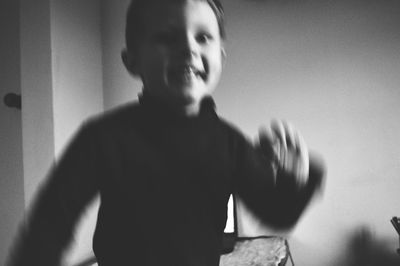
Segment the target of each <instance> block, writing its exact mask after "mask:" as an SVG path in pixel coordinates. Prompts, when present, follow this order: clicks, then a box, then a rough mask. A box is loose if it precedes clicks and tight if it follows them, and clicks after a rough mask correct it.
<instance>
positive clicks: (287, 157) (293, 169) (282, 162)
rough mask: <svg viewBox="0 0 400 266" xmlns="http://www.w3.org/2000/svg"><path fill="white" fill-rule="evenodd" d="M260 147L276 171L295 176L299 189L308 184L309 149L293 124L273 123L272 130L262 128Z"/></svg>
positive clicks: (260, 131)
mask: <svg viewBox="0 0 400 266" xmlns="http://www.w3.org/2000/svg"><path fill="white" fill-rule="evenodd" d="M259 145H260V149H261V151H262V153H263V154H264V156H265V157H266V158H267V159H269V160H271V161H272V162H273V164H274V167H275V169H276V170H279V171H283V172H284V173H285V174H287V175H289V176H293V177H294V178H295V182H296V184H297V186H298V187H299V188H301V187H304V186H305V185H306V184H307V181H308V175H309V155H308V148H307V145H306V143H305V141H304V139H303V137H302V136H301V135H300V133H299V132H298V131H297V130H296V129H295V128H293V126H292V125H291V124H289V123H287V122H284V121H273V122H272V123H271V126H270V128H265V127H262V128H260V130H259Z"/></svg>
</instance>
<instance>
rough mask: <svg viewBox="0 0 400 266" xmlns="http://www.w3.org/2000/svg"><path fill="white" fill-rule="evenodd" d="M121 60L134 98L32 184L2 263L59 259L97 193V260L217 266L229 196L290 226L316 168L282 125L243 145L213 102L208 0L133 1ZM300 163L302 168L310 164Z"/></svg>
mask: <svg viewBox="0 0 400 266" xmlns="http://www.w3.org/2000/svg"><path fill="white" fill-rule="evenodd" d="M126 39H127V48H126V49H125V50H124V51H123V52H122V58H123V62H124V64H125V66H126V68H127V70H128V71H129V72H130V73H131V74H132V75H134V76H136V77H139V78H140V79H141V80H142V81H143V92H142V94H141V95H140V97H139V102H137V103H132V104H129V105H127V106H124V107H121V108H118V109H116V110H113V111H111V112H108V113H107V114H105V115H102V116H99V117H96V118H93V119H91V120H90V121H88V122H87V123H86V124H85V125H84V126H83V127H82V128H81V129H80V131H79V132H78V133H77V135H76V136H75V138H74V140H73V141H72V142H71V144H70V145H69V147H68V149H67V150H66V152H65V154H64V155H63V157H62V159H61V161H60V162H59V163H58V165H56V166H55V167H54V169H53V170H52V172H51V175H50V177H49V179H48V181H47V183H46V184H45V185H44V186H43V187H42V189H41V191H40V193H39V195H38V198H37V200H36V202H35V205H34V208H33V209H32V211H31V215H30V218H29V220H28V221H27V223H26V226H25V227H24V228H23V230H22V231H21V236H20V238H19V241H18V242H17V246H16V248H15V250H14V257H13V260H12V261H11V263H10V265H13V266H16V265H41V266H46V265H52V266H53V265H59V263H60V259H61V257H62V253H63V251H64V250H65V247H66V246H67V245H68V243H69V242H70V240H71V236H72V232H73V229H74V226H75V224H76V221H77V220H78V218H79V215H80V214H81V212H82V210H83V209H84V207H85V206H86V205H87V204H88V202H90V200H91V199H93V198H94V196H95V195H97V194H100V198H101V204H100V208H99V214H98V220H97V225H96V231H95V235H94V239H93V250H94V252H95V255H96V258H97V260H98V265H100V266H110V265H113V266H114V265H140V266H159V265H166V266H217V265H218V264H219V257H220V252H221V240H222V234H223V230H224V226H225V222H226V208H227V207H226V206H227V202H228V199H229V196H230V194H232V193H235V194H237V195H239V196H240V197H241V198H242V199H243V200H244V202H245V203H246V204H247V205H248V206H249V207H250V208H251V209H252V210H253V211H254V212H255V213H256V214H258V215H259V217H261V218H262V219H263V220H265V222H267V223H269V224H271V225H272V226H275V227H279V228H287V227H291V226H293V225H294V224H295V223H296V221H297V220H298V218H299V216H300V215H301V213H302V211H303V210H304V208H305V206H306V205H307V203H308V202H309V200H310V199H311V197H312V195H313V194H314V192H315V191H316V189H317V188H318V186H319V183H320V179H321V177H322V172H321V171H316V168H315V167H313V165H312V162H311V163H309V157H308V151H307V147H306V146H305V144H304V141H303V140H302V138H301V136H300V135H299V134H298V133H297V132H296V131H295V130H294V129H293V128H292V127H291V126H290V125H288V124H286V123H281V122H277V123H275V124H273V126H272V131H270V132H262V133H261V136H260V143H259V144H258V145H256V146H253V145H252V144H251V143H250V142H248V141H247V139H246V138H245V137H244V136H243V135H242V134H241V133H240V132H239V131H238V130H237V129H235V128H234V127H233V126H231V125H230V124H229V123H227V122H226V121H224V120H223V119H221V118H220V117H219V116H218V115H217V114H216V112H215V106H214V102H213V101H212V99H211V93H212V92H213V91H214V89H215V87H216V86H217V83H218V81H219V79H220V76H221V72H222V68H223V64H224V60H225V56H226V55H225V50H224V45H223V39H224V28H223V11H222V7H221V5H220V3H219V1H217V0H207V1H206V0H169V1H166V0H136V1H132V3H131V5H130V7H129V10H128V16H127V29H126ZM309 166H310V167H309Z"/></svg>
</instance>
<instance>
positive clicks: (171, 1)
mask: <svg viewBox="0 0 400 266" xmlns="http://www.w3.org/2000/svg"><path fill="white" fill-rule="evenodd" d="M151 1H152V2H153V3H154V5H148V6H147V10H146V12H145V15H144V16H143V19H144V20H145V21H144V24H145V27H146V28H148V29H151V28H154V27H160V26H162V27H164V26H166V27H167V26H182V24H184V21H187V20H197V21H199V22H203V23H205V24H208V23H212V22H216V21H217V20H216V17H215V14H214V11H213V10H212V9H211V7H210V6H209V4H208V3H207V1H204V0H151ZM188 7H190V8H191V9H192V10H195V12H187V10H186V9H187V8H188ZM210 16H211V18H212V17H214V18H212V19H211V21H210ZM213 20H214V21H213Z"/></svg>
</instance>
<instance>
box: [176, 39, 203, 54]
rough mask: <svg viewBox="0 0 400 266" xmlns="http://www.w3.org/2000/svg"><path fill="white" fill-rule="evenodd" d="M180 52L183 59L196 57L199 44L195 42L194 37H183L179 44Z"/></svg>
mask: <svg viewBox="0 0 400 266" xmlns="http://www.w3.org/2000/svg"><path fill="white" fill-rule="evenodd" d="M180 52H181V55H182V56H183V57H185V58H190V57H198V56H199V44H198V43H197V42H196V38H195V37H194V36H185V38H183V40H182V43H181V47H180Z"/></svg>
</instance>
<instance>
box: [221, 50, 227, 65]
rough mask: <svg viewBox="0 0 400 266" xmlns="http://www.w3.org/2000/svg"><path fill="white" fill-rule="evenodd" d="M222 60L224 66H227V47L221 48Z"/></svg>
mask: <svg viewBox="0 0 400 266" xmlns="http://www.w3.org/2000/svg"><path fill="white" fill-rule="evenodd" d="M221 60H222V66H225V64H226V50H225V47H221Z"/></svg>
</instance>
